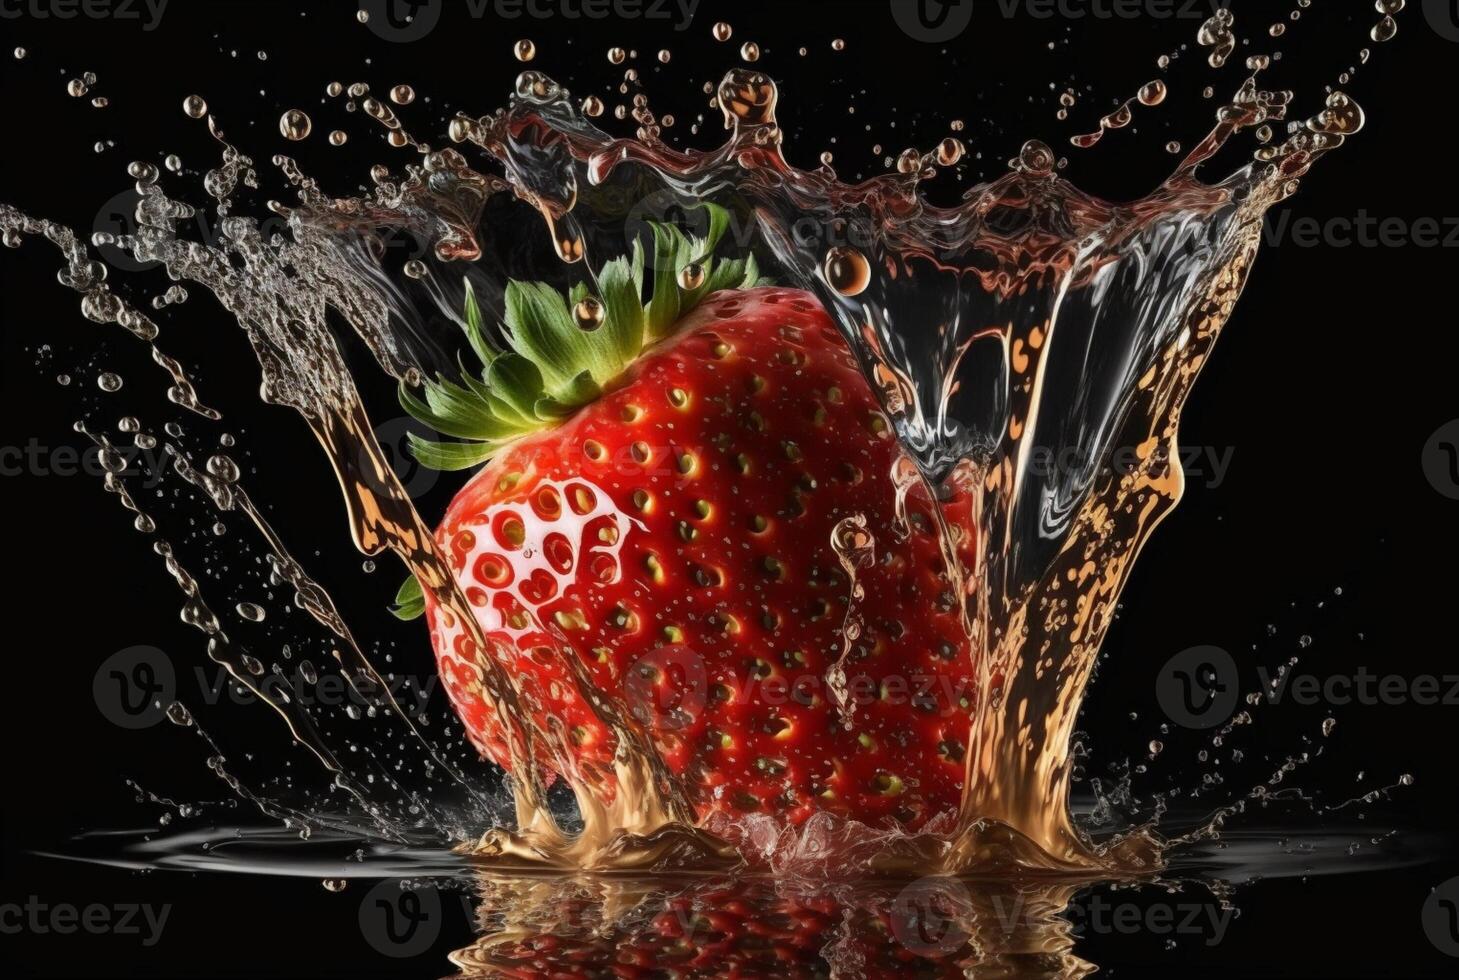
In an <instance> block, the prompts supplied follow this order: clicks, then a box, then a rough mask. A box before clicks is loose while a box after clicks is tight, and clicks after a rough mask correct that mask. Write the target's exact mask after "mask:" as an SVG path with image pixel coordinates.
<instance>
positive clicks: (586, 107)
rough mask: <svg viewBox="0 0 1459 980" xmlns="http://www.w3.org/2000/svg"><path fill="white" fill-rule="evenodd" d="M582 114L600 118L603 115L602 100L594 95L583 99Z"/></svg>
mask: <svg viewBox="0 0 1459 980" xmlns="http://www.w3.org/2000/svg"><path fill="white" fill-rule="evenodd" d="M583 114H584V115H587V116H601V115H602V114H603V100H602V99H600V98H598V97H597V96H596V95H590V96H588V97H587V98H586V99H583Z"/></svg>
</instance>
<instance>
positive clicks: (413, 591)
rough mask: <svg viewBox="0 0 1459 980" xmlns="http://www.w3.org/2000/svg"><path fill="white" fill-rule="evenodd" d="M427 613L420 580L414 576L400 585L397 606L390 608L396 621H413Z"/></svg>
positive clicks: (396, 596) (396, 599)
mask: <svg viewBox="0 0 1459 980" xmlns="http://www.w3.org/2000/svg"><path fill="white" fill-rule="evenodd" d="M425 611H426V597H425V594H424V593H423V592H421V587H420V580H419V579H417V578H416V577H415V576H414V575H412V576H410V577H409V578H407V579H406V580H405V581H404V582H402V583H400V591H399V592H397V593H395V604H394V605H392V606H391V607H390V612H391V614H392V615H394V616H395V618H396V619H404V620H412V619H416V618H418V617H419V616H420V615H421V614H422V613H424V612H425Z"/></svg>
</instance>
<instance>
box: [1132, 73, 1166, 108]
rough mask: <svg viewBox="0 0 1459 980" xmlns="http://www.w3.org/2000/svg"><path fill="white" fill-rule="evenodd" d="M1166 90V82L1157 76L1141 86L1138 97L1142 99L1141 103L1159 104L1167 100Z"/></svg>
mask: <svg viewBox="0 0 1459 980" xmlns="http://www.w3.org/2000/svg"><path fill="white" fill-rule="evenodd" d="M1166 92H1167V89H1166V88H1165V83H1164V82H1162V81H1161V80H1160V79H1158V78H1157V79H1155V80H1154V81H1153V82H1146V83H1145V84H1144V85H1142V86H1140V91H1139V93H1138V95H1137V96H1136V98H1138V99H1139V100H1140V104H1141V105H1159V104H1160V103H1162V102H1164V101H1165V96H1166Z"/></svg>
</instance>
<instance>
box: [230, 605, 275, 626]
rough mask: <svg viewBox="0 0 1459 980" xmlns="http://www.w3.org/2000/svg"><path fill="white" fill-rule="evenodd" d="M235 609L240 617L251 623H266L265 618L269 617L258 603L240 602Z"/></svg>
mask: <svg viewBox="0 0 1459 980" xmlns="http://www.w3.org/2000/svg"><path fill="white" fill-rule="evenodd" d="M235 608H236V609H237V611H238V615H240V616H242V617H243V618H244V619H246V620H248V621H249V622H250V623H261V622H263V621H264V617H265V616H267V615H268V614H267V613H266V612H264V609H263V607H262V606H260V605H259V604H258V603H256V602H240V603H239V604H238V605H237V606H236V607H235Z"/></svg>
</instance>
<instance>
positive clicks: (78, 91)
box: [66, 78, 86, 99]
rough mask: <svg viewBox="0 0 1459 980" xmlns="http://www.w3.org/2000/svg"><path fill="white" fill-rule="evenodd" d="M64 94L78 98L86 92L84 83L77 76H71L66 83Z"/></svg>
mask: <svg viewBox="0 0 1459 980" xmlns="http://www.w3.org/2000/svg"><path fill="white" fill-rule="evenodd" d="M66 94H67V95H69V96H71V97H72V98H73V99H79V98H81V96H83V95H85V94H86V83H85V82H83V81H82V80H81V79H79V78H73V79H71V80H70V81H69V82H67V83H66Z"/></svg>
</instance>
